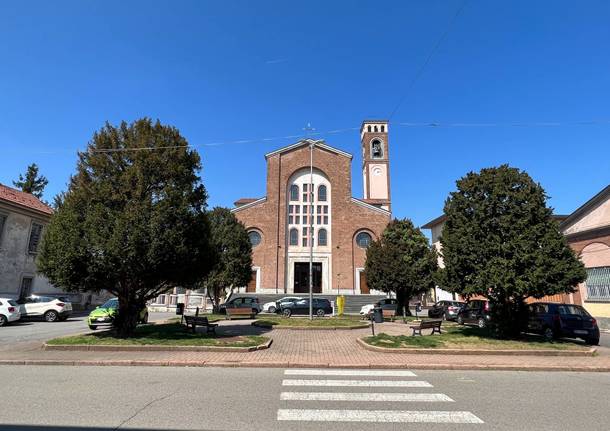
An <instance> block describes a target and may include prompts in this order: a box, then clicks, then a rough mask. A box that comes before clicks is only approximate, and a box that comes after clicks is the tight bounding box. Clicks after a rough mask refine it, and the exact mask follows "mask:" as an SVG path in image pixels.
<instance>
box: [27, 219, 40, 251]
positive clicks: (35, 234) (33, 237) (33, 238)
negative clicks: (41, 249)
mask: <svg viewBox="0 0 610 431" xmlns="http://www.w3.org/2000/svg"><path fill="white" fill-rule="evenodd" d="M41 237H42V225H41V224H39V223H32V227H31V229H30V241H29V242H28V253H31V254H35V253H36V252H37V251H38V244H39V243H40V238H41Z"/></svg>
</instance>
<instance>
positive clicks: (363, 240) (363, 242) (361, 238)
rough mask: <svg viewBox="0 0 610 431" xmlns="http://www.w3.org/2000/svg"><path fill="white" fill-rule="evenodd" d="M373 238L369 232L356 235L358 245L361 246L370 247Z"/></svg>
mask: <svg viewBox="0 0 610 431" xmlns="http://www.w3.org/2000/svg"><path fill="white" fill-rule="evenodd" d="M372 240H373V238H371V235H370V234H369V233H368V232H360V233H359V234H358V235H356V244H358V247H360V248H368V247H369V245H370V244H371V241H372Z"/></svg>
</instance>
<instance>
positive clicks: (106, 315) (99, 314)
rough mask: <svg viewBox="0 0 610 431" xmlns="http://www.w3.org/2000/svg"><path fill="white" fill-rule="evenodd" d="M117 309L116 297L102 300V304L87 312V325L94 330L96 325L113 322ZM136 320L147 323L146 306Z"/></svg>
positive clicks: (106, 324)
mask: <svg viewBox="0 0 610 431" xmlns="http://www.w3.org/2000/svg"><path fill="white" fill-rule="evenodd" d="M118 311H119V299H118V298H111V299H109V300H108V301H106V302H104V303H103V304H102V305H100V306H99V307H96V308H95V309H94V310H93V311H91V313H89V317H87V324H88V325H89V329H92V330H95V329H97V327H98V326H111V325H112V324H113V323H114V319H116V316H117V313H118ZM138 321H139V323H148V308H147V307H144V308H143V309H142V310H141V311H140V315H139V316H138Z"/></svg>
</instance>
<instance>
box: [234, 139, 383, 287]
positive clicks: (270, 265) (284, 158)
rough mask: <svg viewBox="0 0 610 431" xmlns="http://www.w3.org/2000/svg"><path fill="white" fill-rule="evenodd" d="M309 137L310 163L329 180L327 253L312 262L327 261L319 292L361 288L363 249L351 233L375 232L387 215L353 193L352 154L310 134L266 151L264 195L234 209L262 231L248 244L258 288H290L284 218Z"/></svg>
mask: <svg viewBox="0 0 610 431" xmlns="http://www.w3.org/2000/svg"><path fill="white" fill-rule="evenodd" d="M385 142H387V138H386V141H385ZM312 143H313V166H314V169H315V171H316V173H318V174H319V175H321V176H324V177H325V178H326V179H327V180H328V182H329V183H330V188H329V202H330V224H329V226H328V230H329V239H330V241H329V243H328V247H325V250H327V256H326V257H325V259H316V258H314V262H316V261H321V262H322V265H325V266H327V267H325V268H323V271H322V274H323V277H326V280H324V284H323V285H324V286H325V289H324V293H331V292H334V293H336V292H337V287H338V286H339V287H340V289H341V293H345V294H349V293H360V292H359V289H358V285H359V283H358V277H357V270H358V269H359V268H363V267H364V261H365V255H366V250H365V249H363V248H361V247H359V246H358V245H357V244H356V241H355V238H356V235H357V234H358V233H359V232H361V231H366V232H368V233H369V234H370V235H371V236H372V237H373V238H378V237H379V235H380V234H381V233H382V232H383V230H384V229H385V227H386V225H387V224H388V222H389V221H390V217H391V214H390V212H389V211H387V210H384V209H382V208H380V207H379V206H377V205H374V204H370V203H366V202H364V201H362V200H359V199H355V198H353V197H352V182H351V162H352V156H351V155H349V154H347V153H344V152H342V151H340V150H336V149H334V148H332V147H329V146H327V145H326V144H325V143H324V142H323V141H311V140H304V141H300V142H298V143H297V144H294V145H291V146H289V147H285V148H284V149H280V150H278V151H275V152H272V153H269V154H268V155H267V156H266V159H267V194H266V196H265V197H264V198H261V199H258V200H255V201H253V202H249V203H245V204H243V205H241V206H237V207H236V208H234V209H233V212H234V214H235V215H236V217H237V218H238V219H239V220H240V221H241V222H242V223H243V224H244V225H245V226H246V228H247V230H248V231H249V232H250V231H258V232H259V233H260V234H261V243H260V244H258V245H257V246H255V247H253V250H252V258H253V268H254V269H256V270H258V271H259V274H258V280H259V283H258V285H257V288H256V291H257V292H267V293H276V292H277V293H291V292H293V287H294V284H293V283H294V280H293V277H292V276H291V271H290V269H291V268H289V264H290V263H289V262H291V260H289V254H291V252H290V250H291V246H290V245H289V240H288V220H287V218H288V205H289V204H290V202H289V188H290V185H291V178H294V175H295V173H298V172H300V171H303V170H305V171H307V172H308V170H309V166H310V145H311V144H312ZM388 201H389V199H388ZM242 202H243V201H242ZM299 236H300V235H299Z"/></svg>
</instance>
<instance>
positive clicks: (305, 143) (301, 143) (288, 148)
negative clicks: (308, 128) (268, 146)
mask: <svg viewBox="0 0 610 431" xmlns="http://www.w3.org/2000/svg"><path fill="white" fill-rule="evenodd" d="M311 144H313V145H314V146H315V147H316V148H320V149H323V150H326V151H329V152H331V153H334V154H337V155H340V156H343V157H347V158H348V159H350V160H351V159H352V155H351V154H349V153H346V152H345V151H342V150H340V149H338V148H335V147H331V146H330V145H327V144H326V142H324V140H317V141H316V140H314V139H303V140H300V141H299V142H296V143H294V144H291V145H288V146H286V147H282V148H279V149H277V150H275V151H272V152H270V153H267V154H265V159H268V158H269V157H272V156H275V155H276V154H283V153H287V152H290V151H295V150H298V149H301V148H303V147H309V146H310V145H311Z"/></svg>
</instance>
